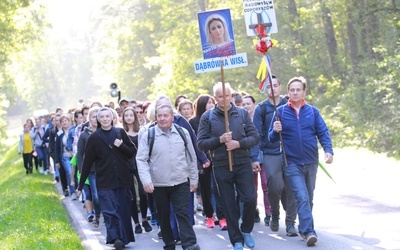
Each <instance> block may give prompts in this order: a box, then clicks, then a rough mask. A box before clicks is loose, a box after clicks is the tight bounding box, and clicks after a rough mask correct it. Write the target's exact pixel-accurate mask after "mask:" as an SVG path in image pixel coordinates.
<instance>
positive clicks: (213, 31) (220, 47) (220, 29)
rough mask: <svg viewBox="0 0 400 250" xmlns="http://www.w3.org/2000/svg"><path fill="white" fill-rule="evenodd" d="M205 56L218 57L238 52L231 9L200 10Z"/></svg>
mask: <svg viewBox="0 0 400 250" xmlns="http://www.w3.org/2000/svg"><path fill="white" fill-rule="evenodd" d="M197 16H198V21H199V29H200V38H201V45H202V50H203V58H204V59H209V58H216V57H224V56H231V55H235V54H236V48H235V40H234V38H233V28H232V20H231V12H230V9H223V10H214V11H207V12H199V13H198V14H197Z"/></svg>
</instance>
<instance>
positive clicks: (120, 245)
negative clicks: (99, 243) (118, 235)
mask: <svg viewBox="0 0 400 250" xmlns="http://www.w3.org/2000/svg"><path fill="white" fill-rule="evenodd" d="M114 248H115V250H122V249H123V248H124V243H123V242H122V241H121V240H120V239H116V240H115V241H114Z"/></svg>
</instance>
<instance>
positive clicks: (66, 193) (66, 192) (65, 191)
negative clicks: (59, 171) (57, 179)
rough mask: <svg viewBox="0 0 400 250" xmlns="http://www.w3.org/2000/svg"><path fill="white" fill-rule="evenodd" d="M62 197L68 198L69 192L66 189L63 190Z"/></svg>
mask: <svg viewBox="0 0 400 250" xmlns="http://www.w3.org/2000/svg"><path fill="white" fill-rule="evenodd" d="M64 196H65V197H68V196H69V191H68V189H65V190H64Z"/></svg>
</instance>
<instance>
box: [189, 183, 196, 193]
mask: <svg viewBox="0 0 400 250" xmlns="http://www.w3.org/2000/svg"><path fill="white" fill-rule="evenodd" d="M196 190H197V185H196V184H190V192H192V193H194V192H196Z"/></svg>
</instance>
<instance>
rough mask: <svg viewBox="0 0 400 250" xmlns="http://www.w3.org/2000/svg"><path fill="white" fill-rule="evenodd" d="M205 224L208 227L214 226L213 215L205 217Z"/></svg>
mask: <svg viewBox="0 0 400 250" xmlns="http://www.w3.org/2000/svg"><path fill="white" fill-rule="evenodd" d="M206 226H207V227H208V228H214V227H215V222H214V218H213V217H211V218H207V219H206Z"/></svg>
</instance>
